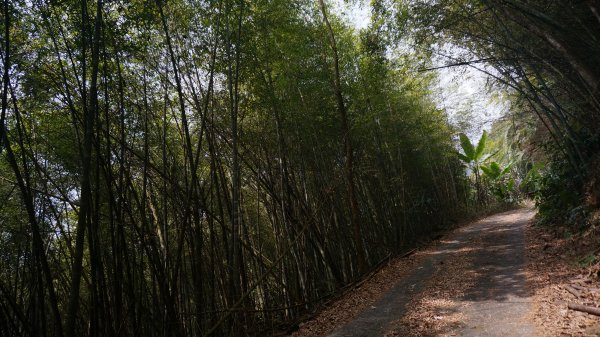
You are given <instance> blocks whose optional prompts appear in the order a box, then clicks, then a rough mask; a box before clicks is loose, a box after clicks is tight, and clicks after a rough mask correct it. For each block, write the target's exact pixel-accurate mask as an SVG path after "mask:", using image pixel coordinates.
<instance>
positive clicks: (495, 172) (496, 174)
mask: <svg viewBox="0 0 600 337" xmlns="http://www.w3.org/2000/svg"><path fill="white" fill-rule="evenodd" d="M512 165H513V163H510V164H508V165H507V166H506V167H505V168H504V169H502V168H500V165H499V164H498V163H496V162H495V161H494V162H492V163H491V164H490V165H489V166H485V165H481V171H483V173H484V174H485V175H486V177H488V178H489V179H490V180H498V179H499V178H500V177H502V176H503V175H505V174H507V173H508V172H510V169H511V168H512Z"/></svg>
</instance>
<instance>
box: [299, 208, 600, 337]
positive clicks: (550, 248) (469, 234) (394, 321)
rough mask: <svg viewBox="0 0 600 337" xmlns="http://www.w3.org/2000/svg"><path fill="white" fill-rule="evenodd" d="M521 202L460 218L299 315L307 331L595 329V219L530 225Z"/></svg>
mask: <svg viewBox="0 0 600 337" xmlns="http://www.w3.org/2000/svg"><path fill="white" fill-rule="evenodd" d="M534 215H535V211H534V210H533V209H531V208H523V209H517V210H512V211H508V212H503V213H499V214H496V215H493V216H489V217H486V218H484V219H481V220H479V221H476V222H473V223H470V224H468V225H466V226H462V227H460V228H457V229H456V230H454V231H453V232H451V233H448V234H447V235H445V236H444V237H442V238H440V239H439V240H436V241H434V242H432V243H431V244H430V245H428V246H427V247H423V248H421V249H419V250H418V251H417V252H416V253H414V254H412V255H411V256H409V257H405V258H397V259H394V260H392V261H390V262H389V263H388V264H387V265H386V266H384V267H382V268H381V269H380V270H379V271H378V272H376V273H375V274H374V275H372V276H371V277H370V278H369V279H368V280H367V281H365V282H363V283H361V284H360V286H358V287H356V288H355V289H351V290H350V291H348V292H347V293H346V294H344V295H343V296H341V297H340V298H339V299H337V300H336V301H334V302H333V303H330V304H329V305H327V307H325V308H323V309H322V310H321V311H320V312H319V313H318V314H317V315H315V316H314V317H313V318H312V319H311V320H309V321H307V322H305V323H303V324H301V325H300V328H299V330H298V331H296V332H295V333H293V334H292V336H293V337H305V336H311V337H312V336H331V337H342V336H348V337H349V336H385V337H391V336H533V335H537V336H600V320H599V318H598V316H592V315H590V314H587V313H583V312H579V311H574V310H570V309H568V308H567V304H568V303H578V304H584V305H590V306H598V304H599V303H600V282H599V280H598V271H599V270H600V264H598V263H597V262H598V260H599V257H598V255H597V254H598V253H599V252H600V250H599V249H598V248H599V243H600V229H595V228H592V229H590V230H588V231H585V232H581V233H579V234H575V235H572V234H570V233H568V231H566V230H565V229H555V230H554V231H553V232H549V231H548V230H547V229H544V228H540V227H537V226H533V218H534Z"/></svg>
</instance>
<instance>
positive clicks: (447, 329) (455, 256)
mask: <svg viewBox="0 0 600 337" xmlns="http://www.w3.org/2000/svg"><path fill="white" fill-rule="evenodd" d="M473 245H476V243H473ZM470 250H471V249H470V248H462V249H459V250H456V251H455V252H453V253H452V254H450V255H449V257H448V259H446V260H445V261H444V263H443V264H440V266H439V268H438V270H437V271H436V272H435V273H434V276H433V277H432V278H431V280H429V282H428V285H427V287H426V288H425V289H424V291H423V292H421V293H420V294H418V295H417V296H415V298H413V300H411V302H410V303H409V304H408V305H407V307H408V308H409V309H408V312H407V314H406V315H405V316H404V317H402V318H401V319H399V320H398V321H396V322H394V323H393V324H392V326H393V327H394V328H392V329H391V330H390V331H388V332H387V333H386V334H385V336H386V337H392V336H411V337H412V336H455V335H456V334H455V332H454V331H455V330H456V329H457V328H460V327H461V326H462V325H463V321H464V319H465V317H464V315H463V314H462V313H460V312H459V311H458V309H459V303H457V302H456V299H458V298H461V297H462V296H463V295H464V292H465V291H466V290H467V289H469V288H470V287H471V286H472V285H473V283H474V280H475V279H477V272H476V271H475V268H473V267H472V265H473V261H472V260H473V257H472V254H469V253H470Z"/></svg>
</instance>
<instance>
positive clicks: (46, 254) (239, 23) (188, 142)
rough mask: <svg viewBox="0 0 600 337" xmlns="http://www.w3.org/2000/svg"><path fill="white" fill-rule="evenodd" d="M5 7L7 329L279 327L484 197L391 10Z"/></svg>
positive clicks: (1, 257) (40, 332) (159, 4)
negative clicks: (341, 14) (363, 18)
mask: <svg viewBox="0 0 600 337" xmlns="http://www.w3.org/2000/svg"><path fill="white" fill-rule="evenodd" d="M1 13H2V16H1V18H2V24H1V25H0V26H1V48H0V51H1V54H2V68H1V69H2V98H1V99H2V111H1V113H2V114H1V121H0V126H1V128H0V153H1V154H2V156H1V157H0V200H1V203H0V247H2V248H1V250H0V335H1V336H66V337H73V336H208V335H223V336H242V335H256V334H269V333H271V332H273V331H276V330H277V329H279V324H281V323H283V322H290V321H293V320H295V319H297V318H299V317H300V316H301V315H302V314H303V313H305V312H307V310H309V309H311V308H313V307H314V305H315V303H317V302H319V301H322V300H323V299H325V298H327V297H328V296H330V295H331V294H333V293H335V292H336V291H338V290H339V289H340V288H341V287H343V286H344V285H347V284H349V283H351V282H353V281H354V280H357V279H358V278H359V277H360V276H361V275H363V274H364V273H365V272H367V271H369V270H371V269H372V268H373V266H375V265H377V263H379V262H380V261H382V260H383V259H385V258H386V257H388V256H389V255H390V254H394V253H397V252H400V251H402V250H403V249H405V248H406V247H407V246H410V245H411V244H413V242H414V241H415V239H416V238H419V237H421V236H423V235H425V234H427V233H429V232H430V231H432V230H433V229H435V228H439V227H441V226H444V225H446V223H447V222H448V221H449V220H448V219H452V218H453V217H454V216H456V215H457V214H458V213H459V212H460V211H461V210H462V209H463V207H464V205H465V204H466V203H467V200H469V199H470V198H471V197H472V196H471V195H470V192H469V190H468V189H467V188H466V187H465V186H466V185H465V184H466V179H465V177H464V172H463V168H462V166H461V164H460V163H459V162H458V159H457V156H456V154H455V147H454V145H453V143H452V141H451V140H452V136H453V133H454V131H453V130H451V128H450V127H449V126H448V124H447V118H446V116H445V114H444V112H443V111H440V110H438V109H437V108H436V107H435V105H434V104H433V103H432V101H431V99H430V98H429V93H428V87H429V84H430V81H431V80H432V78H430V77H428V76H429V75H426V74H425V73H421V74H417V73H416V72H413V71H411V69H413V68H414V63H415V61H414V58H415V56H411V55H402V56H400V57H394V56H392V54H394V53H392V52H390V49H389V47H388V46H386V41H390V39H393V36H392V35H393V34H392V33H391V32H390V31H389V29H387V28H386V27H385V25H384V24H383V23H382V22H383V17H384V16H385V13H384V11H383V7H380V8H379V10H378V9H377V7H375V9H374V11H373V22H372V24H371V26H370V27H369V28H368V29H366V30H364V31H362V32H360V33H357V32H355V31H353V30H352V29H351V28H350V27H347V26H345V25H344V24H343V22H342V21H341V20H340V19H339V18H338V17H337V16H336V15H335V13H334V12H333V11H332V10H331V4H330V3H328V2H327V1H323V0H320V1H317V2H313V1H301V0H296V1H287V0H272V1H245V0H239V1H233V0H222V1H206V2H204V1H196V0H173V1H163V0H156V1H154V2H152V1H149V2H147V1H102V0H97V1H90V0H81V1H69V0H65V1H43V0H40V1H8V0H4V1H3V3H2V9H1Z"/></svg>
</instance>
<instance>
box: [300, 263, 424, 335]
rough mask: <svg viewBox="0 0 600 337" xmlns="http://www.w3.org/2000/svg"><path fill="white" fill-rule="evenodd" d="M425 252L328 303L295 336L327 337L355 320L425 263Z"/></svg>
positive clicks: (390, 266)
mask: <svg viewBox="0 0 600 337" xmlns="http://www.w3.org/2000/svg"><path fill="white" fill-rule="evenodd" d="M422 256H423V252H422V251H421V252H416V253H414V254H413V255H411V256H409V257H406V258H396V259H393V260H391V261H390V262H388V263H387V264H386V265H385V266H384V267H383V268H381V269H380V270H379V271H377V272H376V273H375V274H374V275H373V276H372V277H371V278H369V279H368V280H367V281H365V282H364V283H362V284H361V285H360V286H359V287H358V288H355V289H350V290H348V291H347V292H346V293H345V294H344V295H342V296H341V297H340V298H339V299H337V300H335V301H333V302H330V303H325V306H326V307H325V308H324V309H323V310H322V311H321V312H319V313H318V314H317V315H316V316H315V317H314V318H312V319H311V320H309V321H307V322H304V323H302V324H300V329H299V330H298V331H296V332H294V333H293V334H292V335H291V336H292V337H315V336H325V335H327V334H328V333H331V332H332V331H333V330H335V329H336V328H338V327H340V326H342V325H343V324H345V323H347V322H349V321H351V320H352V319H353V318H354V317H356V316H357V315H358V314H359V313H360V312H362V311H363V310H365V309H366V308H369V307H370V306H371V305H373V304H374V303H375V302H376V301H377V300H378V299H379V298H380V297H381V296H382V295H383V294H385V293H386V292H387V291H388V290H390V289H391V288H392V286H394V285H395V284H396V282H398V280H399V279H400V278H402V277H403V276H405V275H406V274H407V273H408V272H410V271H411V270H412V269H413V268H415V266H417V265H418V264H419V263H420V261H421V260H422Z"/></svg>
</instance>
